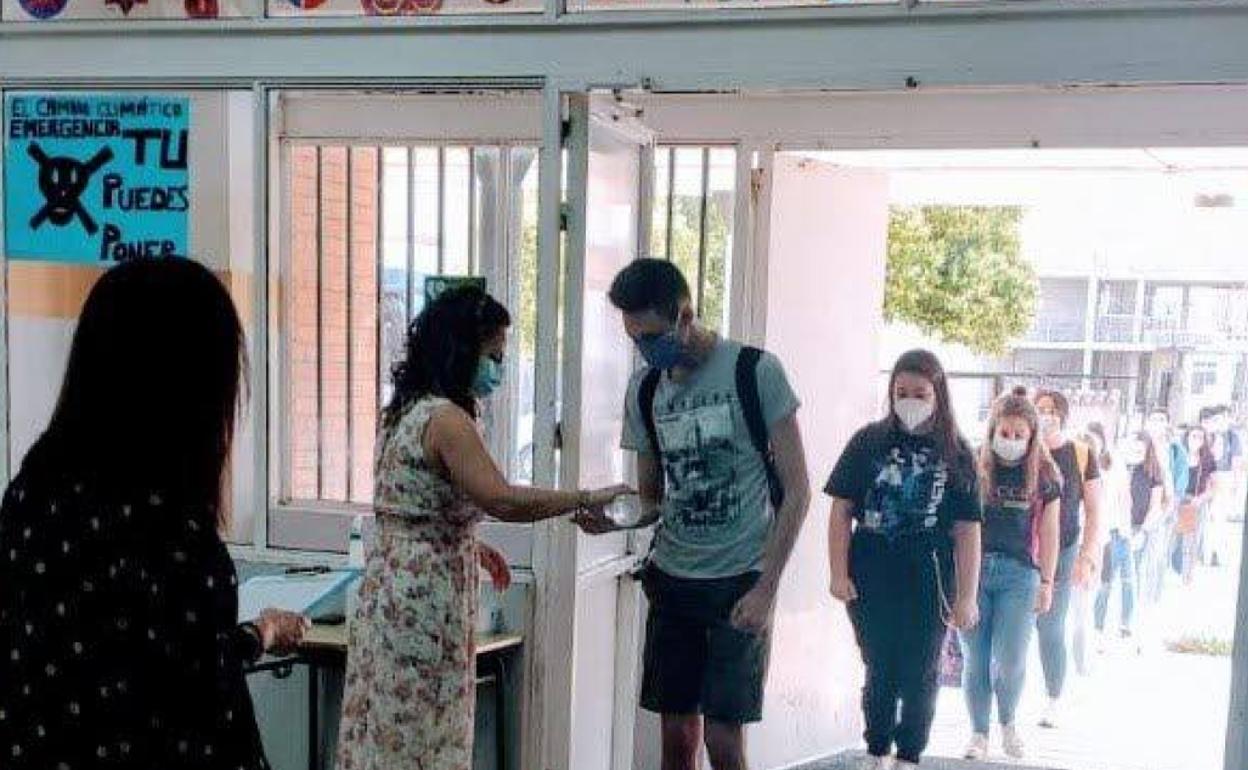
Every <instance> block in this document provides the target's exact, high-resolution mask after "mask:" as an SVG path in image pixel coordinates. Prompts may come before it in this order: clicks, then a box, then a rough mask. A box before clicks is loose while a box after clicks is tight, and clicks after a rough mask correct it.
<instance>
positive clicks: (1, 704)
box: [0, 259, 307, 770]
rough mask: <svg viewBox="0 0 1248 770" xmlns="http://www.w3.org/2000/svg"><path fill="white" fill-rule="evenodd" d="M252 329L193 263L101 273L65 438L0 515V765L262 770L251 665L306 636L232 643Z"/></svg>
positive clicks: (51, 446) (256, 635)
mask: <svg viewBox="0 0 1248 770" xmlns="http://www.w3.org/2000/svg"><path fill="white" fill-rule="evenodd" d="M245 367H246V360H245V354H244V341H243V331H242V326H241V325H240V323H239V319H238V315H237V313H236V312H235V309H234V306H233V304H232V303H231V301H230V297H229V294H228V293H227V292H226V290H225V288H224V287H223V286H222V285H221V283H220V281H219V280H218V279H217V278H216V277H215V276H214V275H213V274H212V273H211V272H209V271H208V270H207V269H205V268H204V267H202V266H200V265H198V264H196V263H194V262H191V261H189V260H183V259H165V260H155V261H151V260H144V261H136V262H130V263H126V264H123V265H121V266H119V267H115V268H113V269H112V270H110V271H109V272H107V273H105V274H104V276H103V277H102V278H100V280H99V281H98V282H97V283H96V285H95V287H94V288H93V289H92V291H91V293H90V295H89V296H88V298H87V301H86V304H85V306H84V307H83V310H82V314H81V317H80V319H79V321H78V327H77V330H76V332H75V334H74V340H73V344H72V345H71V348H70V353H69V363H68V366H67V368H66V371H65V379H64V383H63V384H62V386H61V392H60V398H59V400H58V401H57V404H56V408H55V411H54V413H53V415H52V420H51V422H50V423H49V425H48V427H47V430H45V431H44V433H43V434H42V436H40V438H39V439H38V441H37V442H36V443H35V445H34V446H33V447H32V448H31V450H30V452H29V453H28V454H27V455H26V458H25V460H24V462H23V463H22V467H21V471H20V472H19V473H18V475H17V477H16V478H15V479H14V480H13V482H12V483H11V484H10V485H9V488H8V491H7V493H6V494H5V497H4V503H3V507H2V508H0V766H3V767H4V768H6V770H27V769H29V770H56V769H58V768H61V769H72V770H85V769H86V768H105V767H108V768H140V767H141V768H178V769H179V770H227V769H228V770H239V769H240V768H241V769H242V770H258V769H259V768H267V767H268V764H267V762H266V761H265V757H264V751H263V748H262V747H261V744H260V736H259V733H258V731H257V729H256V722H255V717H254V714H253V712H252V705H251V698H250V695H249V694H248V691H247V686H246V683H245V681H244V677H243V664H244V663H246V662H248V661H251V660H254V659H256V658H258V657H259V656H260V654H261V653H262V652H263V651H265V650H277V651H282V650H288V649H290V648H292V647H293V646H294V645H296V644H297V643H298V642H299V640H300V638H301V637H302V634H303V632H304V630H305V629H306V627H307V621H306V620H305V619H304V618H302V617H300V616H298V615H294V614H292V613H286V612H279V611H275V610H269V611H266V612H264V613H263V614H262V615H261V616H260V618H259V619H258V620H257V621H256V622H254V623H244V624H242V625H238V623H237V616H238V580H237V576H236V573H235V570H234V564H233V562H232V561H231V560H230V556H229V554H228V552H227V551H226V547H225V545H224V543H223V542H222V539H221V533H222V532H225V531H227V530H228V527H229V523H230V522H229V509H228V507H227V506H226V505H225V503H224V502H223V500H222V489H223V487H224V486H225V483H224V479H225V478H226V466H227V458H228V457H229V454H230V446H231V443H232V440H233V437H234V427H235V417H236V415H237V412H238V405H239V401H240V392H239V390H240V381H241V375H242V373H243V371H244V370H245Z"/></svg>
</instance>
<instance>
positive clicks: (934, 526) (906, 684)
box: [826, 350, 981, 770]
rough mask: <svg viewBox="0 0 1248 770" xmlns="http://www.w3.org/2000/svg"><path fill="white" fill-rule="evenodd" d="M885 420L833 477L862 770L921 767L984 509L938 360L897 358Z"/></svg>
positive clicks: (834, 561) (969, 621)
mask: <svg viewBox="0 0 1248 770" xmlns="http://www.w3.org/2000/svg"><path fill="white" fill-rule="evenodd" d="M888 399H889V410H888V414H887V416H885V417H884V419H882V420H880V421H879V422H874V423H871V424H869V425H867V426H866V427H864V428H862V429H861V430H859V431H858V433H857V434H855V435H854V437H853V438H852V439H851V440H850V442H849V444H848V445H847V446H846V447H845V451H844V452H843V453H842V455H841V458H840V460H839V461H838V462H837V464H836V468H835V470H833V472H832V476H831V478H830V479H829V480H828V484H827V487H826V492H827V494H828V495H830V496H831V497H832V515H831V520H830V522H829V530H828V551H829V554H828V555H829V562H830V566H831V576H832V584H831V591H832V595H833V596H834V597H835V598H836V599H837V600H839V601H841V602H843V603H844V604H845V606H846V608H847V610H848V612H849V618H850V621H851V622H852V623H853V626H854V634H855V637H856V639H857V642H858V647H859V648H860V650H861V652H862V660H863V663H864V664H865V666H866V682H865V684H864V686H863V690H862V710H863V716H864V718H865V721H866V733H865V738H866V742H867V757H866V758H865V760H864V764H863V770H877V769H878V768H886V767H889V760H890V756H891V755H892V753H893V751H894V750H895V751H896V767H899V768H900V767H915V766H917V765H918V763H919V760H920V758H921V757H922V754H923V752H924V751H925V750H926V748H927V742H928V737H929V734H930V732H931V725H932V718H933V716H934V714H935V710H936V696H937V695H938V694H939V685H938V680H937V675H938V673H939V665H940V654H941V648H942V646H943V644H944V641H945V637H946V633H947V626H948V625H952V626H953V627H955V628H959V629H970V628H971V627H973V626H974V625H975V623H976V622H977V620H978V617H979V610H978V605H977V595H978V591H979V588H978V580H979V573H980V567H979V558H980V519H981V503H980V494H979V491H978V485H977V483H976V482H977V479H976V473H975V459H974V454H973V452H972V450H971V448H970V446H969V445H968V444H967V442H966V440H965V439H964V438H963V437H962V435H961V433H960V432H959V430H958V424H957V420H956V419H955V417H954V414H953V410H952V405H951V402H950V399H949V386H948V381H947V379H946V377H945V372H944V369H943V368H942V367H941V364H940V361H939V360H938V359H937V358H936V357H935V356H934V355H932V354H931V353H929V352H927V351H925V350H914V351H911V352H909V353H906V354H905V355H903V356H902V357H901V358H900V359H898V361H897V363H896V365H895V366H894V368H893V373H892V376H891V378H890V380H889V388H888Z"/></svg>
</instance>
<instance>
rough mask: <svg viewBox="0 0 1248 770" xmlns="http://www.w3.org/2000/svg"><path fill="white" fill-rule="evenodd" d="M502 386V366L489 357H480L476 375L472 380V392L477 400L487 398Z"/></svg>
mask: <svg viewBox="0 0 1248 770" xmlns="http://www.w3.org/2000/svg"><path fill="white" fill-rule="evenodd" d="M502 384H503V366H502V364H500V363H499V362H497V361H495V360H494V359H493V358H490V357H489V356H481V360H480V362H478V363H477V374H476V376H475V377H473V380H472V392H473V393H474V394H475V395H476V397H477V398H488V397H489V396H490V394H492V393H493V392H494V391H496V390H498V386H499V385H502Z"/></svg>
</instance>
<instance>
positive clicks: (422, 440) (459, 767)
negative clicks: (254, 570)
mask: <svg viewBox="0 0 1248 770" xmlns="http://www.w3.org/2000/svg"><path fill="white" fill-rule="evenodd" d="M510 322H511V321H510V317H509V315H508V313H507V310H506V309H505V308H504V307H503V306H502V305H500V304H499V303H498V302H496V301H495V300H494V299H493V298H491V297H490V296H489V295H487V294H485V293H484V292H482V291H480V290H478V289H472V288H465V289H458V290H453V291H450V292H447V293H446V294H443V295H442V296H441V297H439V298H438V299H437V300H435V301H434V302H432V303H431V304H430V305H429V306H428V307H427V308H426V310H425V311H424V312H423V313H421V314H420V316H419V317H418V318H417V319H416V321H415V322H414V323H413V325H412V327H411V330H410V332H409V335H408V340H407V346H406V347H407V350H406V360H404V361H403V362H402V363H401V364H400V365H399V366H398V367H397V368H396V370H395V373H394V382H395V391H394V396H393V398H392V400H391V401H390V403H389V405H387V407H386V409H385V411H384V413H383V416H382V429H381V437H380V439H379V442H378V459H377V474H376V479H377V481H376V489H375V497H374V507H375V511H376V515H377V527H376V535H375V538H374V540H373V541H372V543H371V547H370V548H369V554H368V562H367V566H366V569H365V573H364V579H363V583H362V585H361V588H360V601H359V606H358V609H357V610H356V613H355V617H354V618H353V620H352V624H351V631H350V655H349V660H348V663H347V683H346V692H345V694H344V699H343V717H342V727H341V730H340V733H339V746H338V760H339V762H338V766H339V769H340V770H399V769H400V768H401V769H403V770H417V769H419V770H470V768H471V766H472V738H473V718H474V714H473V707H474V703H475V699H476V696H475V679H476V677H475V650H474V645H473V632H474V629H475V627H476V613H477V568H478V562H480V563H481V564H482V565H484V566H485V567H486V568H487V569H488V570H489V571H490V572H491V575H492V576H493V577H494V580H495V583H496V584H501V586H502V587H505V585H506V582H507V565H506V562H505V561H504V560H503V559H502V557H501V556H500V555H499V554H497V552H494V551H493V550H491V549H488V548H486V547H485V546H483V545H480V544H478V542H477V539H476V523H477V521H478V520H479V519H480V518H481V517H482V515H484V514H489V515H492V516H495V517H497V518H499V519H502V520H504V521H512V522H535V521H541V520H543V519H547V518H552V517H555V516H561V515H564V514H568V513H574V512H577V511H580V510H587V509H590V510H597V509H601V508H602V507H604V506H606V505H607V504H608V503H610V502H611V501H612V500H614V499H615V497H616V496H618V495H620V494H622V493H624V492H627V491H628V490H627V489H625V488H611V489H604V490H598V491H592V492H588V491H583V492H557V491H548V490H542V489H534V488H531V487H522V486H516V485H512V484H510V483H508V482H507V480H506V479H505V478H504V477H503V474H502V473H501V472H500V471H499V469H498V466H497V465H496V464H495V463H494V461H493V459H492V458H491V457H490V455H489V453H488V451H487V450H486V447H485V443H484V441H483V439H482V436H481V432H480V430H479V427H478V424H477V417H478V411H479V401H480V399H483V398H486V397H488V396H489V395H490V394H491V393H492V392H493V391H494V390H495V389H496V388H497V387H498V386H499V384H500V382H501V379H502V358H503V352H504V351H505V350H506V342H507V329H508V327H509V326H510Z"/></svg>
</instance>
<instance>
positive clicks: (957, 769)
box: [796, 753, 1049, 770]
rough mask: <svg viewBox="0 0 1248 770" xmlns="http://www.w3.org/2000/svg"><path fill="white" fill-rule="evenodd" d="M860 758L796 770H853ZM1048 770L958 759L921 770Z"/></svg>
mask: <svg viewBox="0 0 1248 770" xmlns="http://www.w3.org/2000/svg"><path fill="white" fill-rule="evenodd" d="M861 758H862V754H861V753H848V754H842V755H840V756H836V757H832V758H831V759H825V760H821V761H819V762H814V763H812V764H809V765H802V766H801V767H800V768H797V769H796V770H855V767H856V766H855V763H856V762H857V761H859V760H860V759H861ZM1007 767H1008V770H1049V769H1047V768H1039V767H1028V766H1024V765H1008V766H1006V765H993V764H986V763H984V762H966V761H963V760H960V759H940V758H932V759H925V760H923V770H996V768H1007Z"/></svg>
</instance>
